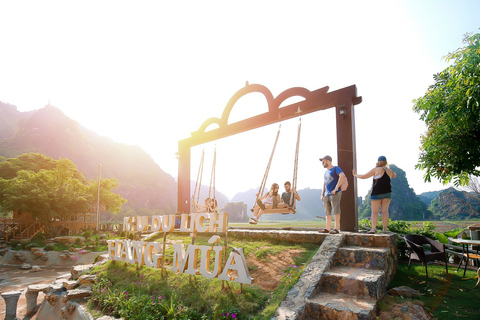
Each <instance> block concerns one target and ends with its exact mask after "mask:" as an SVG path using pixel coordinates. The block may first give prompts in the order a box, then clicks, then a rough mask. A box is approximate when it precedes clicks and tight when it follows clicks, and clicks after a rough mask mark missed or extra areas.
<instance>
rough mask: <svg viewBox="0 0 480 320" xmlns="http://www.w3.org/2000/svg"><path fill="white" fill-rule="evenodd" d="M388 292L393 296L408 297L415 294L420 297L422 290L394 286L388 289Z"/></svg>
mask: <svg viewBox="0 0 480 320" xmlns="http://www.w3.org/2000/svg"><path fill="white" fill-rule="evenodd" d="M387 293H388V294H390V295H392V296H398V297H407V298H411V297H413V296H418V297H419V296H421V294H420V291H418V290H414V289H412V288H410V287H406V286H401V287H395V288H392V289H390V290H388V292H387Z"/></svg>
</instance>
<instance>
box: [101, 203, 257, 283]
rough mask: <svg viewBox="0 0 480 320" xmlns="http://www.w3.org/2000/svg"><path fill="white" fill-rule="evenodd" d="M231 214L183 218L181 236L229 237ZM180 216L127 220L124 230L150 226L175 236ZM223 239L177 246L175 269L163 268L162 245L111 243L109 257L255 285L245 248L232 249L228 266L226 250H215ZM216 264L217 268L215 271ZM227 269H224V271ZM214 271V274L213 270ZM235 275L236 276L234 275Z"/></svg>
mask: <svg viewBox="0 0 480 320" xmlns="http://www.w3.org/2000/svg"><path fill="white" fill-rule="evenodd" d="M227 217H228V214H227V213H224V212H222V213H217V212H212V213H209V214H208V213H191V214H182V215H181V219H180V228H179V229H178V231H179V232H189V233H190V236H193V235H194V234H196V233H205V232H213V233H225V232H226V231H227V228H228V225H227V221H228V219H227ZM175 218H176V215H174V214H173V215H163V216H152V217H148V216H144V217H125V218H124V224H123V230H124V231H127V232H130V231H146V230H147V227H148V225H149V224H150V226H151V231H152V232H156V231H163V232H167V233H168V232H172V231H173V230H174V229H175ZM219 240H220V237H219V236H218V235H214V236H212V237H211V238H210V239H209V240H208V243H209V244H211V245H193V244H190V245H187V246H186V247H185V245H184V244H179V243H175V244H173V249H174V253H173V263H172V265H171V266H165V264H162V261H163V262H165V260H164V252H162V251H163V246H162V243H160V242H145V241H132V240H107V243H108V257H109V259H111V260H115V261H122V262H126V263H134V264H138V265H145V266H147V267H150V268H162V266H163V268H165V269H167V270H170V271H172V272H179V273H186V274H191V275H202V276H204V277H205V278H209V279H212V278H215V277H217V278H218V279H221V280H226V281H235V282H238V283H245V284H251V283H252V277H251V276H250V273H249V272H248V267H247V262H246V260H245V256H244V253H243V248H232V250H231V252H230V254H229V256H228V258H227V261H226V263H225V265H224V266H223V263H222V259H223V257H224V255H225V252H226V249H227V248H226V247H222V246H215V245H214V244H216V243H218V242H219ZM212 255H213V259H212ZM212 264H213V268H211V266H212ZM222 266H223V269H222ZM210 269H213V270H210ZM234 271H235V272H234Z"/></svg>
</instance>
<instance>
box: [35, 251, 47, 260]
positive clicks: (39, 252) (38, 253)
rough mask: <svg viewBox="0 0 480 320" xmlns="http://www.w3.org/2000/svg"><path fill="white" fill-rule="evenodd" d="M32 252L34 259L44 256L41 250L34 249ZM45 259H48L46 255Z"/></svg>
mask: <svg viewBox="0 0 480 320" xmlns="http://www.w3.org/2000/svg"><path fill="white" fill-rule="evenodd" d="M32 254H33V256H34V257H33V259H34V260H36V259H38V258H42V257H44V256H45V252H43V251H35V252H32ZM47 259H48V257H47ZM42 260H43V259H42Z"/></svg>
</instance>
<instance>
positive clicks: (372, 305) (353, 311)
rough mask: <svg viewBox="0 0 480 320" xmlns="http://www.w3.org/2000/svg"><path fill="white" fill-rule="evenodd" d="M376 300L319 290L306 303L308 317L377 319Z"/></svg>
mask: <svg viewBox="0 0 480 320" xmlns="http://www.w3.org/2000/svg"><path fill="white" fill-rule="evenodd" d="M376 302H377V301H376V300H375V299H373V298H362V297H356V296H355V295H350V294H345V293H330V292H319V293H317V294H316V295H315V296H313V297H312V298H310V299H307V303H306V306H305V307H306V310H305V311H306V318H307V319H329V320H330V319H331V320H337V319H342V320H343V319H347V320H357V319H358V320H370V319H375V314H376Z"/></svg>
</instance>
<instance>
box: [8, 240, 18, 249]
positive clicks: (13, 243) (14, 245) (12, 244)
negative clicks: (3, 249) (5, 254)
mask: <svg viewBox="0 0 480 320" xmlns="http://www.w3.org/2000/svg"><path fill="white" fill-rule="evenodd" d="M9 244H10V247H12V248H17V246H18V245H19V244H20V242H19V241H15V240H13V241H10V243H9Z"/></svg>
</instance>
